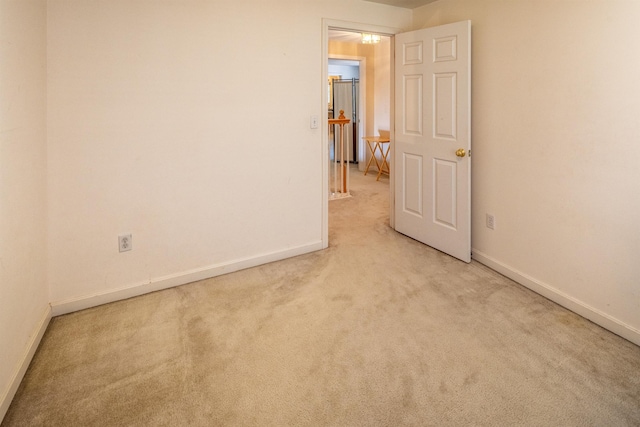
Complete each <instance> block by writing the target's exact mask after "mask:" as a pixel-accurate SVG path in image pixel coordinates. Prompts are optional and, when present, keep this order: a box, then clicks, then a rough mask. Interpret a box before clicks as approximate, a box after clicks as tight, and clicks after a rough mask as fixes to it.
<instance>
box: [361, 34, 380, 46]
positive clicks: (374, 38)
mask: <svg viewBox="0 0 640 427" xmlns="http://www.w3.org/2000/svg"><path fill="white" fill-rule="evenodd" d="M362 43H364V44H373V43H380V36H379V35H378V34H369V33H362Z"/></svg>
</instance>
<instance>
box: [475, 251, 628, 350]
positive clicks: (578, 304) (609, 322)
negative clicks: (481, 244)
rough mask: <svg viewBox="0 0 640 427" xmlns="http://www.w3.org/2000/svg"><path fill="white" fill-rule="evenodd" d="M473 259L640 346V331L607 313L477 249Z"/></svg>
mask: <svg viewBox="0 0 640 427" xmlns="http://www.w3.org/2000/svg"><path fill="white" fill-rule="evenodd" d="M472 254H473V259H474V260H476V261H478V262H479V263H481V264H484V265H486V266H487V267H489V268H491V269H493V270H495V271H497V272H498V273H500V274H502V275H504V276H506V277H508V278H509V279H511V280H514V281H515V282H517V283H519V284H521V285H522V286H524V287H526V288H529V289H531V290H532V291H534V292H536V293H538V294H540V295H542V296H543V297H545V298H548V299H550V300H551V301H553V302H555V303H557V304H560V305H561V306H563V307H565V308H567V309H569V310H571V311H573V312H574V313H576V314H579V315H580V316H582V317H584V318H586V319H589V320H590V321H592V322H593V323H595V324H597V325H600V326H602V327H603V328H605V329H607V330H609V331H611V332H613V333H614V334H616V335H620V336H621V337H622V338H624V339H627V340H629V341H631V342H632V343H634V344H636V345H640V330H638V329H636V328H634V327H632V326H630V325H627V324H626V323H624V322H621V321H620V320H618V319H616V318H614V317H611V316H610V315H608V314H607V313H604V312H602V311H600V310H598V309H597V308H594V307H591V306H590V305H588V304H585V303H584V302H582V301H580V300H578V299H576V298H574V297H572V296H571V295H567V294H565V293H564V292H562V291H560V290H558V289H556V288H554V287H553V286H551V285H549V284H547V283H543V282H541V281H539V280H537V279H534V278H533V277H531V276H529V275H527V274H525V273H522V272H520V271H518V270H516V269H514V268H512V267H510V266H508V265H506V264H504V263H502V262H500V261H498V260H496V259H494V258H492V257H490V256H489V255H487V254H484V253H482V252H480V251H478V250H476V249H473V250H472Z"/></svg>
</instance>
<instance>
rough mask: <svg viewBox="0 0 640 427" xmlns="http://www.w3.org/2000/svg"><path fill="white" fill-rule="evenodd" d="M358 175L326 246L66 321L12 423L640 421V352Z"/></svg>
mask: <svg viewBox="0 0 640 427" xmlns="http://www.w3.org/2000/svg"><path fill="white" fill-rule="evenodd" d="M352 186H353V189H354V190H353V193H354V197H353V198H350V199H344V200H339V201H332V202H331V203H330V211H331V215H330V216H331V218H330V230H331V231H330V248H329V249H327V250H325V251H321V252H317V253H313V254H309V255H305V256H300V257H297V258H294V259H289V260H285V261H281V262H276V263H272V264H269V265H265V266H261V267H258V268H252V269H249V270H245V271H241V272H238V273H233V274H229V275H226V276H222V277H218V278H214V279H210V280H205V281H202V282H198V283H194V284H190V285H186V286H181V287H178V288H174V289H170V290H166V291H162V292H157V293H154V294H150V295H146V296H143V297H139V298H134V299H130V300H127V301H122V302H118V303H113V304H109V305H105V306H101V307H97V308H93V309H90V310H85V311H82V312H78V313H73V314H70V315H66V316H62V317H58V318H55V319H53V320H52V322H51V325H50V327H49V329H48V331H47V333H46V334H45V337H44V339H43V341H42V344H41V346H40V349H39V350H38V352H37V354H36V356H35V358H34V360H33V363H32V364H31V367H30V368H29V371H28V373H27V375H26V377H25V379H24V381H23V383H22V385H21V386H20V389H19V390H18V393H17V395H16V397H15V399H14V401H13V404H12V406H11V408H10V409H9V412H8V413H7V415H6V417H5V419H4V422H3V424H2V425H3V426H16V425H25V426H26V425H28V426H32V425H50V426H100V425H105V426H126V425H135V426H137V425H146V426H158V425H172V426H174V425H198V426H209V425H220V426H307V425H308V426H401V425H415V426H460V425H498V426H513V425H531V426H632V425H640V348H639V347H637V346H635V345H633V344H631V343H629V342H628V341H625V340H624V339H622V338H620V337H618V336H616V335H613V334H611V333H609V332H607V331H605V330H603V329H601V328H600V327H598V326H596V325H594V324H592V323H590V322H588V321H586V320H584V319H583V318H581V317H579V316H577V315H575V314H573V313H571V312H569V311H567V310H565V309H563V308H561V307H559V306H557V305H555V304H553V303H551V302H550V301H548V300H546V299H544V298H542V297H540V296H538V295H536V294H534V293H532V292H530V291H528V290H527V289H525V288H523V287H521V286H519V285H517V284H515V283H513V282H512V281H510V280H508V279H506V278H504V277H502V276H500V275H499V274H497V273H495V272H493V271H491V270H490V269H488V268H486V267H484V266H482V265H480V264H478V263H475V262H472V263H471V264H469V265H467V264H464V263H462V262H459V261H457V260H455V259H452V258H450V257H448V256H446V255H443V254H441V253H439V252H437V251H435V250H433V249H431V248H429V247H426V246H424V245H421V244H419V243H417V242H415V241H413V240H411V239H409V238H407V237H404V236H402V235H400V234H397V233H395V232H394V231H392V230H391V229H390V228H389V226H388V200H387V198H388V179H387V178H386V177H384V178H381V181H380V182H376V181H375V175H368V176H366V177H364V176H362V175H361V174H359V173H354V174H353V176H352Z"/></svg>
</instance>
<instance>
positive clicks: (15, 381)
mask: <svg viewBox="0 0 640 427" xmlns="http://www.w3.org/2000/svg"><path fill="white" fill-rule="evenodd" d="M50 321H51V306H49V305H47V307H46V308H45V310H44V313H43V315H42V318H41V319H40V321H39V322H38V324H37V325H36V328H35V330H34V331H33V333H32V334H31V339H30V340H29V343H28V344H27V347H26V349H25V352H24V354H23V356H22V360H21V361H20V363H19V365H18V366H17V367H16V370H15V372H14V374H13V376H12V377H11V381H9V384H8V385H7V388H6V390H5V391H4V392H3V393H2V396H1V397H0V422H2V420H3V419H4V416H5V415H6V414H7V411H8V410H9V406H10V405H11V401H12V400H13V397H14V396H15V395H16V391H18V387H19V386H20V383H21V382H22V379H23V378H24V374H25V373H26V372H27V369H28V368H29V364H30V363H31V360H32V359H33V355H34V354H35V353H36V350H37V349H38V346H39V345H40V341H41V340H42V337H43V336H44V332H45V331H46V330H47V326H49V322H50Z"/></svg>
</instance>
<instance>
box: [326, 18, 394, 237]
mask: <svg viewBox="0 0 640 427" xmlns="http://www.w3.org/2000/svg"><path fill="white" fill-rule="evenodd" d="M329 28H332V29H340V30H344V31H353V32H370V33H376V34H381V35H385V36H389V37H391V38H392V40H391V58H393V47H394V41H393V35H394V34H397V33H399V32H401V31H402V30H401V29H400V28H393V27H382V26H379V25H369V24H363V23H361V22H351V21H340V20H335V19H327V18H323V19H322V79H321V91H320V93H321V94H322V96H321V97H320V99H321V100H322V105H321V108H320V111H321V112H322V114H321V116H320V117H321V124H322V126H321V133H322V150H321V152H322V155H321V156H322V186H321V188H322V247H323V248H327V247H329V124H328V122H327V120H328V119H329V117H328V111H327V103H326V93H327V80H328V78H329V75H328V72H327V64H328V62H329ZM391 64H393V61H392V62H391ZM390 74H391V75H390V78H391V83H392V84H391V85H390V86H391V91H392V93H391V98H390V99H391V103H392V104H393V100H394V94H393V87H394V84H393V81H394V80H393V79H394V75H395V74H394V67H393V65H392V66H391V73H390ZM362 86H363V85H361V86H360V91H361V92H362V91H364V90H366V88H363V87H362ZM365 108H366V107H365ZM393 110H394V108H393V106H392V108H391V110H390V111H391V113H390V114H391V117H390V123H394V117H393ZM391 128H392V129H390V131H391V137H392V139H393V126H391ZM392 155H393V152H392ZM389 179H390V181H389V220H390V222H391V227H393V226H394V223H395V218H394V210H395V208H394V191H393V186H394V181H393V174H389Z"/></svg>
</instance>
